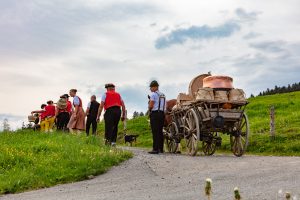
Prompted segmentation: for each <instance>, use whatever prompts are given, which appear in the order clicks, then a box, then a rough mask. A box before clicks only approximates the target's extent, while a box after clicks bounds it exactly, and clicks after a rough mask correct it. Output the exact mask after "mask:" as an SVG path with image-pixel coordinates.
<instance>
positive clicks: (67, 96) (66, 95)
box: [62, 94, 70, 98]
mask: <svg viewBox="0 0 300 200" xmlns="http://www.w3.org/2000/svg"><path fill="white" fill-rule="evenodd" d="M62 97H65V98H69V97H70V96H69V95H68V94H64V95H62Z"/></svg>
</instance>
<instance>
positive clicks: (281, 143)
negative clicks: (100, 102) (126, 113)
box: [99, 92, 300, 156]
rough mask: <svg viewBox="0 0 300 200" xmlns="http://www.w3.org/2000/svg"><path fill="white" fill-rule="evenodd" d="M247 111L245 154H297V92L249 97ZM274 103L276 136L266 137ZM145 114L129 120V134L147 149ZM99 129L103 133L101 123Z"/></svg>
mask: <svg viewBox="0 0 300 200" xmlns="http://www.w3.org/2000/svg"><path fill="white" fill-rule="evenodd" d="M249 101H250V104H249V105H248V106H247V109H246V113H247V115H248V117H249V121H250V130H251V131H250V138H249V140H250V143H249V147H248V153H252V154H264V155H297V156H300V92H292V93H286V94H277V95H270V96H261V97H255V98H250V99H249ZM270 105H274V106H275V112H276V113H275V123H276V124H275V126H276V138H275V140H274V141H270V139H269V129H270V128H269V123H270V122H269V118H270V117H269V107H270ZM147 120H148V118H147V117H139V118H135V119H132V120H129V121H128V125H127V127H128V131H127V132H128V133H129V134H138V135H139V138H138V142H137V144H136V146H139V147H147V148H150V147H151V145H152V136H151V130H150V126H149V123H148V121H147ZM99 130H100V132H101V133H103V132H104V125H103V124H101V125H100V128H99ZM228 139H229V136H227V135H224V136H223V143H222V147H221V148H220V150H221V151H223V152H230V143H229V140H228ZM119 142H120V143H124V139H123V134H122V124H120V129H119Z"/></svg>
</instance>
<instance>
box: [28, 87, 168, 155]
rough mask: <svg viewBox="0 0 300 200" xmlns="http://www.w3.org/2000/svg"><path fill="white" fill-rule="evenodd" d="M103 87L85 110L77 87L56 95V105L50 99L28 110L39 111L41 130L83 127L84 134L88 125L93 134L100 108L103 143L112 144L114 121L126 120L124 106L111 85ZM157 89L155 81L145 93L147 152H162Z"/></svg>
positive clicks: (161, 111) (79, 129)
mask: <svg viewBox="0 0 300 200" xmlns="http://www.w3.org/2000/svg"><path fill="white" fill-rule="evenodd" d="M105 88H106V90H107V91H106V93H104V94H103V96H102V98H101V102H100V103H99V102H97V100H96V96H95V95H93V96H91V101H90V102H89V104H88V106H87V109H86V111H84V109H83V106H82V100H81V98H80V97H79V96H77V90H76V89H71V90H70V92H69V94H64V95H62V96H60V100H59V102H57V104H56V105H55V104H54V103H53V101H48V102H47V105H46V104H42V105H41V110H36V111H32V114H34V113H38V114H39V118H40V128H41V131H43V132H53V127H54V126H55V124H56V127H57V130H63V131H66V130H68V131H69V132H70V133H75V132H77V133H81V132H82V131H84V130H85V131H86V134H87V135H89V133H90V127H91V126H92V134H93V135H95V134H96V131H97V123H98V122H99V119H100V116H101V114H102V112H103V110H104V111H105V113H104V123H105V144H106V145H111V146H115V145H116V141H117V133H118V124H119V121H120V120H122V121H124V120H125V119H126V108H125V103H124V101H123V99H122V97H121V95H120V94H119V93H118V92H116V90H115V85H114V84H112V83H108V84H106V85H105ZM158 88H159V84H158V82H157V81H152V82H151V83H150V91H151V95H150V96H149V102H148V108H149V113H150V124H151V130H152V135H153V149H152V151H150V152H149V153H151V154H158V153H163V152H164V149H163V146H164V137H163V126H164V120H165V110H166V97H165V95H164V94H163V93H161V92H160V91H159V89H158ZM70 97H72V98H73V103H71V101H70V100H69V98H70ZM62 105H63V106H62Z"/></svg>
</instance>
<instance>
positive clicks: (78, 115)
mask: <svg viewBox="0 0 300 200" xmlns="http://www.w3.org/2000/svg"><path fill="white" fill-rule="evenodd" d="M76 94H77V90H76V89H71V90H70V96H71V97H73V106H74V111H73V112H72V115H71V118H70V121H69V123H68V126H67V127H68V129H69V130H70V133H74V130H77V133H81V131H83V130H84V129H85V114H84V111H83V108H82V101H81V99H80V97H78V96H77V95H76Z"/></svg>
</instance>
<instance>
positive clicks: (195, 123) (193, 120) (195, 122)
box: [184, 109, 199, 156]
mask: <svg viewBox="0 0 300 200" xmlns="http://www.w3.org/2000/svg"><path fill="white" fill-rule="evenodd" d="M198 133H199V119H198V117H197V114H196V112H195V111H194V109H189V110H188V111H187V112H186V114H185V116H184V134H185V135H184V137H185V140H186V147H187V150H188V154H189V155H191V156H195V155H196V154H197V151H198V136H197V135H198Z"/></svg>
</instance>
